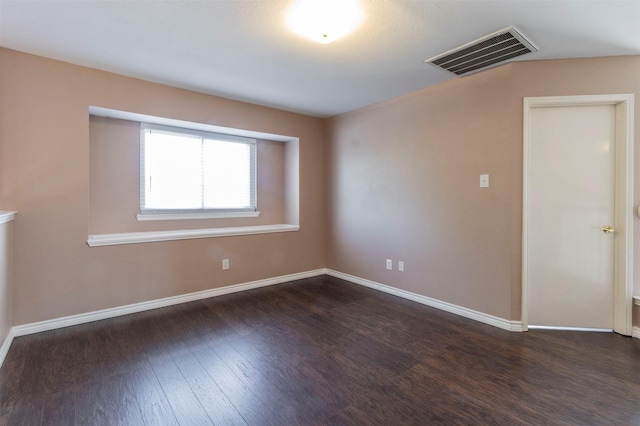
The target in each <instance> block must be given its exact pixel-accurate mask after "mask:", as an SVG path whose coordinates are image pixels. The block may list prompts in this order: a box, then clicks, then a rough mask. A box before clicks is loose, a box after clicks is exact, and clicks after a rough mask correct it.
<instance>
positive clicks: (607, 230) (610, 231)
mask: <svg viewBox="0 0 640 426" xmlns="http://www.w3.org/2000/svg"><path fill="white" fill-rule="evenodd" d="M600 230H601V231H602V232H604V233H605V234H613V233H614V232H616V229H615V228H614V227H613V226H611V225H605V226H603V227H602V228H600Z"/></svg>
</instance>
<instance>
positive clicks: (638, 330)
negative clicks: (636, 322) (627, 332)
mask: <svg viewBox="0 0 640 426" xmlns="http://www.w3.org/2000/svg"><path fill="white" fill-rule="evenodd" d="M631 335H632V336H633V337H635V338H636V339H640V327H633V332H632V334H631Z"/></svg>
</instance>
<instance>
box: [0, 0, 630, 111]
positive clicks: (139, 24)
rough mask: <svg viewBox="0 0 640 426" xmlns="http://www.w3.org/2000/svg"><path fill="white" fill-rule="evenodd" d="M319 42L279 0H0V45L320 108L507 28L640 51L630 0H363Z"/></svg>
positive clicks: (568, 50) (561, 49)
mask: <svg viewBox="0 0 640 426" xmlns="http://www.w3.org/2000/svg"><path fill="white" fill-rule="evenodd" d="M362 4H363V7H364V11H365V20H364V23H363V24H362V25H361V26H360V27H359V28H358V29H357V30H356V31H355V32H354V33H353V34H351V35H349V36H347V37H345V38H343V39H340V40H337V41H335V42H333V43H331V44H329V45H323V44H318V43H314V42H311V41H308V40H306V39H303V38H300V37H299V36H297V35H295V34H293V33H292V32H290V31H289V29H288V28H287V26H286V24H285V14H286V11H287V9H288V7H289V6H290V5H291V1H288V0H260V1H246V0H228V1H220V0H209V1H177V0H176V1H166V0H164V1H153V0H151V1H142V0H138V1H127V0H124V1H92V0H89V1H57V0H48V1H31V0H29V1H26V0H23V1H15V0H0V45H2V46H4V47H7V48H10V49H15V50H20V51H23V52H28V53H33V54H36V55H41V56H46V57H50V58H54V59H60V60H63V61H67V62H71V63H75V64H80V65H85V66H89V67H92V68H98V69H102V70H107V71H112V72H116V73H120V74H124V75H128V76H133V77H138V78H142V79H145V80H150V81H154V82H159V83H164V84H168V85H172V86H177V87H182V88H185V89H191V90H195V91H198V92H203V93H209V94H214V95H219V96H223V97H227V98H231V99H237V100H242V101H247V102H252V103H256V104H260V105H266V106H272V107H276V108H281V109H285V110H289V111H295V112H300V113H305V114H310V115H315V116H319V117H326V116H331V115H335V114H339V113H343V112H346V111H350V110H353V109H357V108H360V107H363V106H366V105H369V104H372V103H374V102H377V101H381V100H384V99H388V98H391V97H395V96H398V95H401V94H404V93H407V92H411V91H414V90H417V89H420V88H423V87H426V86H430V85H434V84H437V83H440V82H443V81H445V80H448V79H450V78H453V77H451V76H450V75H449V74H448V73H446V72H445V71H442V70H439V69H437V68H435V67H433V66H431V65H428V64H425V63H424V62H423V61H424V60H425V59H427V58H429V57H432V56H434V55H436V54H439V53H442V52H444V51H446V50H449V49H451V48H454V47H457V46H459V45H461V44H464V43H466V42H469V41H472V40H474V39H476V38H478V37H481V36H484V35H486V34H489V33H492V32H494V31H497V30H500V29H502V28H505V27H507V26H510V25H514V26H516V27H517V28H518V29H519V30H521V31H522V32H523V33H524V34H525V35H526V36H527V37H528V38H529V39H530V40H531V41H532V42H533V43H534V44H536V45H537V46H538V48H539V49H540V51H539V52H536V53H532V54H529V55H526V56H524V57H522V58H520V59H521V60H538V59H551V58H570V57H590V56H612V55H633V54H640V0H633V1H619V0H606V1H592V0H566V1H565V0H555V1H550V0H502V1H496V0H493V1H479V0H469V1H462V0H447V1H410V0H402V1H392V0H389V1H385V0H368V1H367V0H362Z"/></svg>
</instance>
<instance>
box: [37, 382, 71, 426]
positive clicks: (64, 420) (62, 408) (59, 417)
mask: <svg viewBox="0 0 640 426" xmlns="http://www.w3.org/2000/svg"><path fill="white" fill-rule="evenodd" d="M42 424H43V425H74V424H76V389H75V385H71V386H69V387H67V388H66V389H64V390H62V391H60V392H58V393H54V394H50V395H48V396H47V397H45V400H44V406H43V414H42Z"/></svg>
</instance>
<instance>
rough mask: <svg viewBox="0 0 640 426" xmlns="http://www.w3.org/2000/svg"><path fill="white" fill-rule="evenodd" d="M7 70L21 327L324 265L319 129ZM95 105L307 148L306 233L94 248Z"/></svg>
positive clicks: (7, 144) (24, 68)
mask: <svg viewBox="0 0 640 426" xmlns="http://www.w3.org/2000/svg"><path fill="white" fill-rule="evenodd" d="M2 59H3V60H2V71H1V72H2V102H3V115H2V123H1V125H2V136H3V154H4V157H3V167H2V179H3V187H2V196H3V197H2V198H3V208H4V209H5V210H9V209H10V210H17V211H18V212H19V214H18V216H17V217H16V219H15V221H14V230H15V231H14V235H15V237H16V238H15V243H14V256H15V261H14V283H15V286H14V305H13V308H14V320H13V323H14V325H20V324H25V323H30V322H34V321H41V320H47V319H52V318H58V317H62V316H66V315H72V314H79V313H83V312H89V311H94V310H98V309H104V308H110V307H116V306H122V305H127V304H131V303H136V302H142V301H148V300H153V299H157V298H162V297H168V296H174V295H179V294H184V293H189V292H194V291H199V290H205V289H210V288H216V287H222V286H226V285H230V284H234V283H241V282H248V281H252V280H257V279H263V278H270V277H275V276H280V275H285V274H290V273H295V272H301V271H308V270H313V269H317V268H321V267H323V266H324V265H325V260H324V240H323V239H324V232H323V231H324V219H323V208H322V197H323V194H324V187H323V182H324V177H323V173H324V167H323V163H324V160H323V127H322V121H321V120H320V119H316V118H312V117H307V116H303V115H298V114H292V113H287V112H283V111H278V110H274V109H269V108H264V107H259V106H254V105H249V104H245V103H241V102H235V101H230V100H226V99H223V98H218V97H213V96H207V95H203V94H198V93H194V92H189V91H185V90H180V89H175V88H171V87H167V86H163V85H159V84H153V83H148V82H144V81H141V80H136V79H132V78H127V77H123V76H119V75H115V74H110V73H106V72H101V71H97V70H92V69H88V68H83V67H79V66H75V65H70V64H67V63H63V62H58V61H53V60H49V59H45V58H41V57H36V56H32V55H28V54H23V53H19V52H15V51H11V50H2ZM90 105H94V106H99V107H104V108H110V109H116V110H123V111H129V112H136V113H141V114H147V115H154V116H160V117H167V118H174V119H178V120H186V121H195V122H202V123H208V124H214V125H218V126H224V127H232V128H240V129H246V130H254V131H258V132H265V133H274V134H283V135H289V136H297V137H299V138H300V147H299V150H300V192H301V197H300V224H301V230H300V231H298V232H288V233H283V234H265V235H254V236H241V237H224V238H207V239H199V240H184V241H170V242H158V243H144V244H133V245H124V246H112V247H96V248H89V247H88V246H87V244H86V240H87V235H88V231H89V205H90V201H89V200H90V174H91V173H90V152H89V127H90V126H89V115H88V108H89V106H90ZM223 258H229V259H230V261H231V269H230V270H228V271H221V270H220V260H221V259H223Z"/></svg>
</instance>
